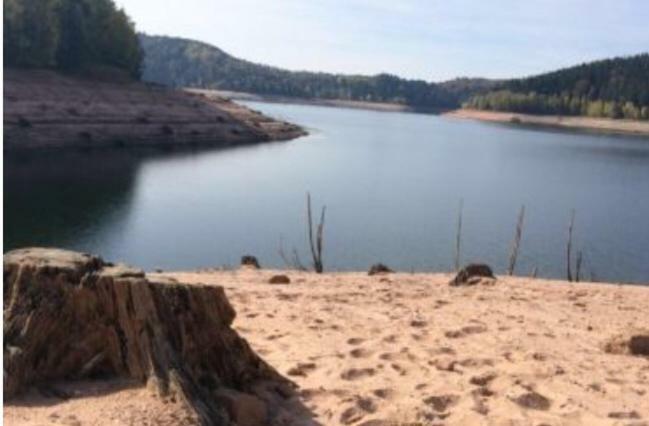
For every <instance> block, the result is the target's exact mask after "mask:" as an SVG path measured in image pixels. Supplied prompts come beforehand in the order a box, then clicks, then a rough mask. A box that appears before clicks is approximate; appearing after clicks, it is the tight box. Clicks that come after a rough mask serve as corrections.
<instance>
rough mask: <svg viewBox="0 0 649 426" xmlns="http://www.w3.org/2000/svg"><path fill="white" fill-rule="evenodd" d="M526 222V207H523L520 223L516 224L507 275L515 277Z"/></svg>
mask: <svg viewBox="0 0 649 426" xmlns="http://www.w3.org/2000/svg"><path fill="white" fill-rule="evenodd" d="M524 220H525V205H523V206H521V211H520V213H518V222H517V223H516V233H515V234H514V241H512V251H511V253H510V255H509V268H507V275H514V269H516V259H518V250H519V248H520V245H521V238H522V236H523V223H524Z"/></svg>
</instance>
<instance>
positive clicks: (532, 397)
mask: <svg viewBox="0 0 649 426" xmlns="http://www.w3.org/2000/svg"><path fill="white" fill-rule="evenodd" d="M513 401H514V402H515V403H517V404H518V405H520V406H521V407H524V408H530V409H532V410H542V411H546V410H549V409H550V405H551V404H552V403H551V402H550V400H549V399H548V398H546V397H544V396H543V395H541V394H540V393H538V392H534V391H532V392H526V393H524V394H522V395H520V396H518V397H516V398H514V399H513Z"/></svg>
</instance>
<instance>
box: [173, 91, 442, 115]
mask: <svg viewBox="0 0 649 426" xmlns="http://www.w3.org/2000/svg"><path fill="white" fill-rule="evenodd" d="M185 90H186V91H188V92H190V93H199V94H202V95H206V96H210V95H211V96H219V97H224V98H228V99H231V100H235V101H252V102H268V103H277V104H298V105H317V106H328V107H335V108H351V109H363V110H369V111H384V112H419V113H436V114H439V113H441V112H444V111H447V110H439V109H436V110H433V109H418V108H413V107H411V106H408V105H404V104H397V103H391V102H368V101H351V100H346V99H307V98H291V97H286V96H273V95H257V94H254V93H247V92H233V91H229V90H212V89H197V88H185Z"/></svg>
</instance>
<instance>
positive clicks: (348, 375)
mask: <svg viewBox="0 0 649 426" xmlns="http://www.w3.org/2000/svg"><path fill="white" fill-rule="evenodd" d="M375 373H376V370H374V369H373V368H350V369H348V370H345V371H343V372H342V373H341V374H340V378H341V379H343V380H358V379H362V378H364V377H371V376H373V375H374V374H375Z"/></svg>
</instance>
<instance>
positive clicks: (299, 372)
mask: <svg viewBox="0 0 649 426" xmlns="http://www.w3.org/2000/svg"><path fill="white" fill-rule="evenodd" d="M316 367H317V365H316V364H315V363H313V362H307V363H298V364H297V365H296V366H295V367H292V368H291V369H289V370H288V371H287V372H286V374H288V375H289V376H302V377H306V376H307V374H308V373H309V372H311V371H313V370H315V369H316Z"/></svg>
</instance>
